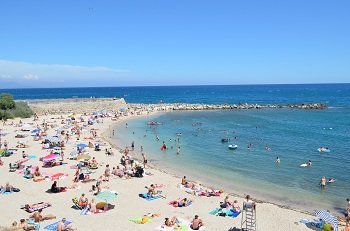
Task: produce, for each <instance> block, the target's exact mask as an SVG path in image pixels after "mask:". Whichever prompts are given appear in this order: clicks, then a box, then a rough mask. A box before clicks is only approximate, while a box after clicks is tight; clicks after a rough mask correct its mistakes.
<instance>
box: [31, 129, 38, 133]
mask: <svg viewBox="0 0 350 231" xmlns="http://www.w3.org/2000/svg"><path fill="white" fill-rule="evenodd" d="M39 132H40V129H39V128H35V129H33V130H32V133H39Z"/></svg>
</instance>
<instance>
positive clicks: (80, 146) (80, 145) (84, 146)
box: [77, 143, 88, 148]
mask: <svg viewBox="0 0 350 231" xmlns="http://www.w3.org/2000/svg"><path fill="white" fill-rule="evenodd" d="M87 146H88V145H87V144H83V143H81V144H77V147H78V148H86V147H87Z"/></svg>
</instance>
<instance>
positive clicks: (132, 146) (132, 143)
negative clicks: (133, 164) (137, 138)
mask: <svg viewBox="0 0 350 231" xmlns="http://www.w3.org/2000/svg"><path fill="white" fill-rule="evenodd" d="M131 150H132V151H134V150H135V142H134V141H132V142H131Z"/></svg>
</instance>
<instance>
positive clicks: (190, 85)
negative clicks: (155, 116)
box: [0, 82, 350, 91]
mask: <svg viewBox="0 0 350 231" xmlns="http://www.w3.org/2000/svg"><path fill="white" fill-rule="evenodd" d="M327 84H328V85H335V84H350V82H349V83H251V84H249V83H242V84H198V85H195V84H193V85H192V84H189V85H135V86H130V85H125V86H100V87H93V86H89V87H21V88H11V87H10V88H0V90H1V91H2V90H25V89H62V88H69V89H71V88H107V87H110V88H133V87H134V88H138V87H202V86H203V87H204V86H263V85H327Z"/></svg>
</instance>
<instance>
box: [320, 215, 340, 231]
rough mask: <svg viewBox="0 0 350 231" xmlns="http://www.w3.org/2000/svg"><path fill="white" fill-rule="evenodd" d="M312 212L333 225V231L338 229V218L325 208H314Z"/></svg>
mask: <svg viewBox="0 0 350 231" xmlns="http://www.w3.org/2000/svg"><path fill="white" fill-rule="evenodd" d="M314 214H315V216H316V217H318V218H320V219H322V220H323V221H324V222H326V223H328V224H330V225H331V226H333V228H334V231H338V220H337V218H336V217H334V216H333V215H332V214H330V213H329V212H328V211H326V210H315V211H314Z"/></svg>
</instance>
